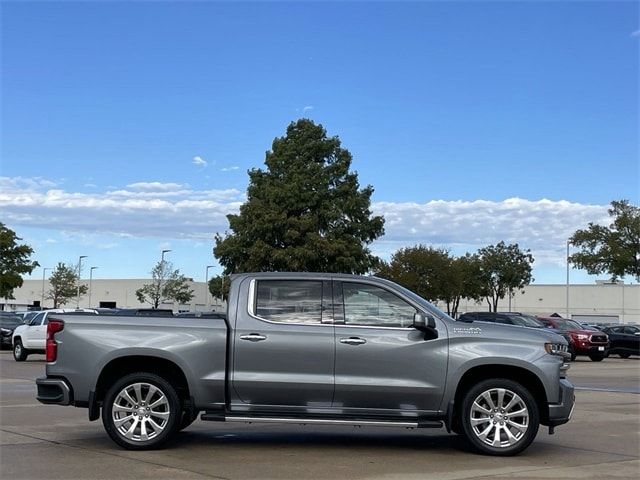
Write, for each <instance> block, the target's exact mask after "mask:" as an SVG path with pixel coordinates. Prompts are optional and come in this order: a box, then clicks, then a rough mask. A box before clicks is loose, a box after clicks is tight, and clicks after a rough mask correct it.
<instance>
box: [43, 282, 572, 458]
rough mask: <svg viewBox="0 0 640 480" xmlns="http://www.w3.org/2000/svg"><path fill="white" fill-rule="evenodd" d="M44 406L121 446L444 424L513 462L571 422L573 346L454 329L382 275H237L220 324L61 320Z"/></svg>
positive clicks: (530, 334)
mask: <svg viewBox="0 0 640 480" xmlns="http://www.w3.org/2000/svg"><path fill="white" fill-rule="evenodd" d="M46 349H47V366H46V377H43V378H40V379H38V380H37V387H38V397H37V398H38V400H39V401H40V402H42V403H47V404H58V405H74V406H76V407H83V408H87V409H88V411H89V420H97V419H98V418H99V417H100V411H102V421H103V424H104V427H105V429H106V431H107V433H108V434H109V436H110V437H111V438H112V439H113V440H114V441H115V442H116V443H118V444H119V445H121V446H122V447H124V448H128V449H148V448H156V447H159V446H160V445H161V444H163V443H165V442H166V441H167V440H169V439H170V438H172V437H173V436H174V435H175V434H176V433H177V432H178V431H179V430H181V429H182V428H185V427H186V426H188V425H189V424H190V423H191V422H193V421H194V420H195V419H196V418H197V417H198V415H200V418H201V419H202V420H208V421H221V422H251V423H254V422H280V423H296V424H329V425H357V426H363V425H364V426H393V427H406V428H440V427H443V426H444V427H445V428H446V429H447V431H449V432H451V431H452V432H455V433H458V434H461V435H464V437H466V439H468V441H469V443H470V444H471V445H472V446H473V447H475V448H476V449H477V450H479V451H481V452H483V453H487V454H492V455H513V454H516V453H519V452H521V451H522V450H524V449H525V448H526V447H527V446H528V445H529V444H530V443H531V442H532V441H533V439H534V437H535V436H536V434H537V432H538V427H539V425H540V424H542V425H546V426H548V427H549V431H550V433H552V432H553V428H554V427H555V426H557V425H560V424H563V423H566V422H568V421H569V419H570V417H571V411H572V409H573V404H574V392H573V386H572V385H571V383H570V382H569V381H568V380H567V379H566V378H565V374H566V371H567V369H568V367H569V364H568V363H567V357H568V354H567V342H566V340H565V339H563V338H562V337H560V336H558V335H556V334H554V333H551V332H545V331H540V329H533V328H526V327H517V326H509V325H493V324H487V323H482V324H480V323H463V322H457V321H455V320H453V319H452V318H450V317H448V316H447V315H446V314H444V313H442V312H441V311H440V310H438V309H437V308H435V307H434V306H433V305H431V304H430V303H429V302H427V301H426V300H424V299H422V298H421V297H419V296H418V295H416V294H414V293H413V292H411V291H409V290H407V289H405V288H403V287H401V286H399V285H396V284H394V283H392V282H389V281H386V280H382V279H379V278H375V277H362V276H352V275H339V274H328V273H321V274H312V273H254V274H240V275H234V276H233V277H232V282H231V289H230V293H229V301H228V311H227V319H226V321H225V320H224V319H212V318H197V317H196V318H173V317H160V316H159V317H153V316H144V317H140V316H137V317H133V316H122V317H113V316H100V315H86V316H85V315H75V316H65V315H64V314H62V315H59V316H58V315H56V316H54V317H53V316H52V318H51V319H50V320H49V323H48V330H47V343H46Z"/></svg>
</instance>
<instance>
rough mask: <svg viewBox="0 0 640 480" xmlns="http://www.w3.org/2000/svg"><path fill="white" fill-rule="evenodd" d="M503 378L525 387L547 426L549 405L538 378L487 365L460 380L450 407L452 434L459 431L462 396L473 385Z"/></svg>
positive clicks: (522, 371)
mask: <svg viewBox="0 0 640 480" xmlns="http://www.w3.org/2000/svg"><path fill="white" fill-rule="evenodd" d="M496 378H504V379H506V380H512V381H514V382H517V383H519V384H521V385H522V386H523V387H525V388H526V389H527V390H529V392H531V395H532V396H533V398H534V399H535V401H536V404H537V406H538V412H539V413H540V423H541V424H542V425H547V424H548V422H549V405H548V403H547V395H546V390H545V388H544V384H543V383H542V381H541V380H540V378H539V377H538V376H537V375H536V374H535V373H533V372H532V371H531V370H527V369H526V368H522V367H516V366H512V365H501V364H489V365H478V366H476V367H472V368H470V369H469V370H467V371H466V372H465V373H464V375H462V377H461V378H460V381H459V382H458V386H457V388H456V393H455V396H454V401H453V405H452V407H451V408H452V414H451V425H450V428H451V430H453V431H454V432H458V431H460V421H459V420H460V409H461V407H462V398H463V396H464V394H465V393H466V392H467V391H468V390H469V389H470V388H472V387H473V386H474V385H476V384H478V383H480V382H482V381H484V380H489V379H496Z"/></svg>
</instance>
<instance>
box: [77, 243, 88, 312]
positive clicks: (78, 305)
mask: <svg viewBox="0 0 640 480" xmlns="http://www.w3.org/2000/svg"><path fill="white" fill-rule="evenodd" d="M83 258H87V256H86V255H80V256H79V257H78V288H77V294H76V308H80V276H81V275H82V259H83Z"/></svg>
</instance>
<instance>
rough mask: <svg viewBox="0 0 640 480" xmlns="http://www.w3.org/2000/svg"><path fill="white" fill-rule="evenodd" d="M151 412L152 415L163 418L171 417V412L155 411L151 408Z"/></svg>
mask: <svg viewBox="0 0 640 480" xmlns="http://www.w3.org/2000/svg"><path fill="white" fill-rule="evenodd" d="M150 413H151V416H152V417H158V418H162V419H163V420H166V419H167V418H169V412H154V411H153V410H151V412H150Z"/></svg>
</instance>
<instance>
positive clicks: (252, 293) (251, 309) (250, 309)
mask: <svg viewBox="0 0 640 480" xmlns="http://www.w3.org/2000/svg"><path fill="white" fill-rule="evenodd" d="M258 280H259V279H257V278H252V279H251V281H250V282H249V295H248V297H249V298H248V300H249V301H248V302H247V314H248V315H249V316H250V317H251V318H253V319H255V320H259V321H261V322H265V323H269V324H272V325H298V326H305V327H309V326H311V327H317V326H323V327H342V328H344V327H347V328H368V329H374V330H401V331H413V330H415V328H413V327H380V326H374V325H347V324H344V323H335V322H334V321H333V320H332V321H331V322H322V321H321V322H319V323H300V322H291V323H288V322H274V321H273V320H267V319H266V318H262V317H260V316H259V315H257V314H256V312H255V306H256V302H257V291H256V281H258ZM265 280H271V279H265ZM286 280H300V281H305V280H306V281H310V282H313V281H318V282H322V280H321V279H306V278H305V279H298V278H295V277H292V278H287V279H282V280H281V279H278V281H286ZM351 283H365V284H366V285H372V286H375V287H379V288H382V289H383V290H386V291H388V292H389V293H391V294H392V295H395V296H396V297H398V298H400V299H401V300H402V301H403V302H406V303H407V304H409V305H411V306H412V307H413V308H415V309H416V311H418V312H421V311H422V310H421V309H420V308H417V307H416V306H415V305H414V304H413V302H409V301H407V299H405V298H404V297H402V296H400V295H398V294H397V293H395V292H392V291H390V290H389V289H387V288H385V287H382V286H380V285H378V284H376V283H374V282H359V281H352V282H351Z"/></svg>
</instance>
